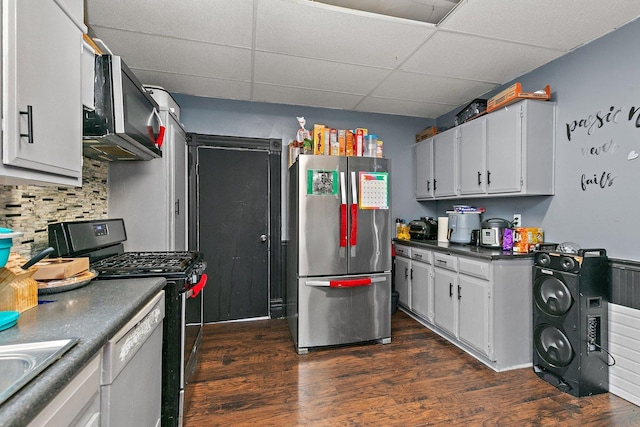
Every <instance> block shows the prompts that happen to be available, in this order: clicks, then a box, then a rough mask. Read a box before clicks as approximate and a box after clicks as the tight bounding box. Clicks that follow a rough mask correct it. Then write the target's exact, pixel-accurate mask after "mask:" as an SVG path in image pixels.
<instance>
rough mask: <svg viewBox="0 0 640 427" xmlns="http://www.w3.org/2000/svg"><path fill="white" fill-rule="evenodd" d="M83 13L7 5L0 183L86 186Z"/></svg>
mask: <svg viewBox="0 0 640 427" xmlns="http://www.w3.org/2000/svg"><path fill="white" fill-rule="evenodd" d="M82 10H83V2H82V1H81V0H65V1H58V2H56V1H54V0H43V1H35V0H2V115H3V125H2V153H1V160H2V162H0V184H11V185H13V184H39V185H47V184H49V185H72V186H80V185H82V94H81V73H82V69H81V55H82V40H83V33H84V32H86V27H85V26H84V24H82V17H81V18H80V21H78V20H77V19H75V18H77V17H76V16H75V15H77V14H78V11H82ZM80 15H82V14H80ZM36 23H37V24H36ZM34 24H35V25H34Z"/></svg>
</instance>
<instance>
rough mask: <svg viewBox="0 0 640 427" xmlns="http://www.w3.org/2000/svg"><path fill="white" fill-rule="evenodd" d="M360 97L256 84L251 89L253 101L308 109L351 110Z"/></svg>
mask: <svg viewBox="0 0 640 427" xmlns="http://www.w3.org/2000/svg"><path fill="white" fill-rule="evenodd" d="M361 99H362V96H359V95H352V94H347V93H338V92H323V91H319V90H311V89H301V88H295V87H288V86H275V85H266V84H260V83H257V84H255V85H254V87H253V99H252V100H253V101H263V102H275V103H278V104H290V105H304V106H309V107H324V108H336V109H340V110H353V109H354V108H355V106H356V104H357V103H358V102H359V101H360V100H361Z"/></svg>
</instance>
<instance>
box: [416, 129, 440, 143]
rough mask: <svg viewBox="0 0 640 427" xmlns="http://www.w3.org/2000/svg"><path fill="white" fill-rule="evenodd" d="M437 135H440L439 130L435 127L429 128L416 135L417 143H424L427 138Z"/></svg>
mask: <svg viewBox="0 0 640 427" xmlns="http://www.w3.org/2000/svg"><path fill="white" fill-rule="evenodd" d="M436 133H438V129H437V128H436V127H435V126H429V127H428V128H426V129H425V130H423V131H422V132H418V133H417V134H416V142H420V141H424V140H425V139H427V138H431V137H432V136H434V135H435V134H436Z"/></svg>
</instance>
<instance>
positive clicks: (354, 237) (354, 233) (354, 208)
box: [349, 172, 358, 246]
mask: <svg viewBox="0 0 640 427" xmlns="http://www.w3.org/2000/svg"><path fill="white" fill-rule="evenodd" d="M351 196H352V199H351V235H350V236H349V244H350V245H351V246H356V245H357V243H358V186H357V183H356V173H355V172H351Z"/></svg>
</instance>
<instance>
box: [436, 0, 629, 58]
mask: <svg viewBox="0 0 640 427" xmlns="http://www.w3.org/2000/svg"><path fill="white" fill-rule="evenodd" d="M638 16H640V1H636V0H632V1H630V0H606V1H603V0H562V1H558V0H536V1H514V0H464V1H463V2H461V4H460V5H458V7H457V8H456V9H455V10H454V13H452V14H450V15H449V16H448V17H447V18H445V20H444V21H443V22H442V23H441V24H440V28H443V29H447V30H452V31H460V32H464V33H470V34H477V35H485V36H489V37H496V38H500V39H504V40H512V41H517V42H521V43H528V44H532V45H536V46H545V47H553V48H557V49H561V50H564V51H569V50H571V49H574V48H575V47H577V46H580V45H581V44H584V43H586V42H589V41H591V40H593V39H594V38H596V37H600V36H601V35H603V34H606V33H608V32H610V31H612V30H614V29H615V28H617V27H620V26H621V25H624V24H626V23H628V22H630V21H632V20H634V19H636V18H637V17H638Z"/></svg>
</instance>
